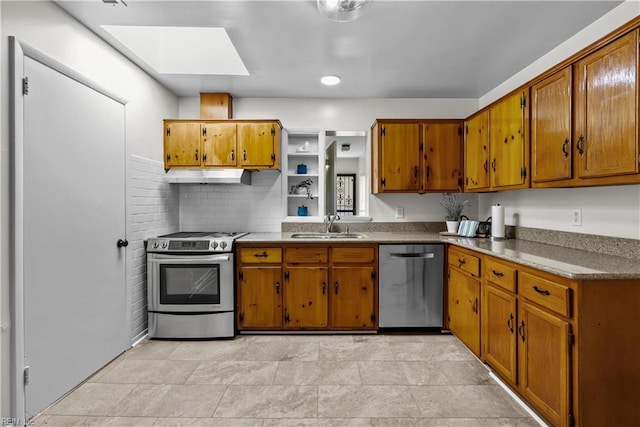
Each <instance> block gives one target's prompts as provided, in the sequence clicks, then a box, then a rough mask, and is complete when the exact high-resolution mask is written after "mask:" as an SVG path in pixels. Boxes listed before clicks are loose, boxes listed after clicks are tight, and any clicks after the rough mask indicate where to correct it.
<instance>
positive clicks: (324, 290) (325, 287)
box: [322, 282, 327, 295]
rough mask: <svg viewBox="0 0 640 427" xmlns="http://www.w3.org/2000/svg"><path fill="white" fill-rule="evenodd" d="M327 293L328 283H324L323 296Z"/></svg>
mask: <svg viewBox="0 0 640 427" xmlns="http://www.w3.org/2000/svg"><path fill="white" fill-rule="evenodd" d="M326 291H327V283H326V282H322V295H324V294H325V293H326Z"/></svg>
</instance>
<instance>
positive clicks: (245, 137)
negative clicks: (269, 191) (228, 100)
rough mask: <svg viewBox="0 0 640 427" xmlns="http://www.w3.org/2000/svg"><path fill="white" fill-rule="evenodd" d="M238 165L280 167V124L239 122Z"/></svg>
mask: <svg viewBox="0 0 640 427" xmlns="http://www.w3.org/2000/svg"><path fill="white" fill-rule="evenodd" d="M237 132H238V156H239V158H238V166H242V167H248V168H252V167H255V168H267V169H278V167H279V166H278V156H279V146H280V125H279V123H276V122H264V123H238V128H237Z"/></svg>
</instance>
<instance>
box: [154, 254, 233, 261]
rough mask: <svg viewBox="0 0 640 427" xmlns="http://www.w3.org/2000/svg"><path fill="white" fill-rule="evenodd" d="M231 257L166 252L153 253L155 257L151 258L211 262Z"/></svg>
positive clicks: (226, 255) (227, 255)
mask: <svg viewBox="0 0 640 427" xmlns="http://www.w3.org/2000/svg"><path fill="white" fill-rule="evenodd" d="M230 259H231V254H220V255H195V256H193V255H166V254H153V257H152V258H151V259H150V260H151V261H175V262H176V263H181V262H185V261H187V262H191V261H198V262H202V261H204V262H210V261H229V260H230Z"/></svg>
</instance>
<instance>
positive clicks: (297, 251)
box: [284, 247, 329, 264]
mask: <svg viewBox="0 0 640 427" xmlns="http://www.w3.org/2000/svg"><path fill="white" fill-rule="evenodd" d="M284 259H285V262H287V263H292V264H319V263H326V262H327V261H328V260H329V249H328V248H314V247H311V248H286V249H285V251H284Z"/></svg>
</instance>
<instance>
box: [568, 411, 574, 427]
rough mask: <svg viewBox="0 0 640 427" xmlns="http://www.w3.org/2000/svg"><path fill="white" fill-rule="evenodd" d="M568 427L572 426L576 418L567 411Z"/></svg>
mask: <svg viewBox="0 0 640 427" xmlns="http://www.w3.org/2000/svg"><path fill="white" fill-rule="evenodd" d="M568 421H569V427H573V426H574V425H575V424H576V419H575V418H574V417H573V414H572V413H571V412H569V420H568Z"/></svg>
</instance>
